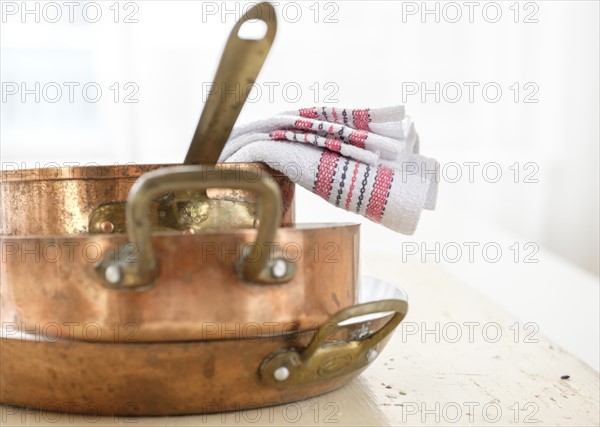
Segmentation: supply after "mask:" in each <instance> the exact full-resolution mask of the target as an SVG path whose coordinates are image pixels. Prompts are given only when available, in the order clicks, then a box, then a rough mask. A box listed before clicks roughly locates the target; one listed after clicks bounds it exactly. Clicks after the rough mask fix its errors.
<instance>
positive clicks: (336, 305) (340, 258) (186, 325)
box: [0, 166, 359, 342]
mask: <svg viewBox="0 0 600 427" xmlns="http://www.w3.org/2000/svg"><path fill="white" fill-rule="evenodd" d="M263 172H264V169H261V168H257V167H254V168H252V167H249V166H245V169H244V170H243V173H240V171H239V170H237V169H235V168H230V167H226V166H222V167H219V168H212V167H209V166H179V167H173V168H161V169H157V170H155V171H152V172H150V173H148V174H146V175H144V176H143V177H141V178H140V179H139V180H138V181H137V183H136V184H135V186H134V187H133V188H132V189H131V192H130V196H129V199H128V202H127V203H126V204H125V205H124V206H125V207H126V210H127V212H126V217H127V233H128V235H125V234H122V233H112V234H96V235H90V234H84V233H79V234H72V233H71V234H72V235H69V234H70V233H63V234H65V235H58V236H51V235H48V234H53V233H56V232H57V231H63V232H64V231H65V230H66V229H67V228H68V227H72V228H69V230H70V231H72V230H74V229H77V227H79V226H83V224H85V222H86V221H85V215H84V213H89V212H90V207H91V206H93V205H94V202H90V199H94V201H95V197H96V196H95V195H94V194H93V192H90V193H86V192H85V191H84V190H80V194H88V195H89V197H88V198H83V200H84V201H81V200H82V199H77V200H79V201H80V203H79V206H86V208H85V209H82V210H83V212H79V211H77V209H73V210H72V211H71V212H72V213H73V214H72V215H69V218H70V221H64V222H63V223H62V224H64V225H62V226H61V228H59V229H57V227H56V225H54V224H51V223H49V222H46V221H44V220H43V216H42V215H41V214H40V217H39V221H34V222H31V221H26V220H22V221H21V220H20V219H22V217H20V216H19V215H16V214H15V212H14V211H10V212H9V214H10V215H13V217H12V218H15V220H14V221H8V223H10V225H7V226H6V228H5V230H6V229H9V230H15V229H16V228H17V226H15V225H14V224H15V223H18V224H19V226H20V227H22V228H21V229H27V230H29V231H32V230H31V229H32V228H34V227H35V224H36V223H37V224H39V227H40V231H41V235H34V236H31V235H27V233H25V234H26V235H24V236H23V235H18V236H2V237H0V246H1V250H2V253H1V257H2V259H1V261H2V262H1V263H0V301H1V302H0V303H1V307H0V308H1V314H0V316H1V317H0V318H1V320H2V322H3V323H5V324H8V325H11V326H10V327H11V328H13V329H15V330H19V331H30V332H34V333H38V334H43V335H47V336H56V337H61V338H64V339H81V340H89V341H120V342H131V341H132V340H133V341H136V342H155V341H185V340H218V339H222V338H226V337H231V336H234V337H239V336H248V335H264V334H273V333H275V334H278V333H285V332H290V331H294V330H300V329H302V330H305V329H315V328H316V327H317V326H318V325H319V324H321V323H322V322H324V321H326V320H327V319H328V318H329V317H330V316H331V315H332V314H333V313H335V312H337V311H338V310H340V309H343V308H347V307H349V306H351V305H353V304H354V303H355V302H356V281H357V278H358V244H359V240H358V231H359V229H358V226H357V225H329V226H327V225H312V226H311V225H306V226H302V227H286V228H279V227H278V225H279V224H280V222H281V221H280V218H281V211H282V208H281V201H280V193H281V192H280V190H279V188H280V186H279V185H277V184H276V183H275V181H274V180H273V179H272V178H270V176H266V175H264V174H263ZM7 182H8V184H9V185H12V184H15V182H14V181H10V180H9V181H7ZM69 182H72V180H69ZM111 182H114V180H111ZM19 183H20V184H22V185H24V186H25V188H28V187H27V186H29V185H31V186H32V187H33V188H36V191H39V192H40V194H38V195H39V196H41V192H42V188H43V187H44V183H42V182H37V181H34V180H27V179H21V180H20V181H19ZM65 184H66V183H65ZM128 184H130V183H128ZM52 185H54V182H53V181H51V182H50V184H49V186H50V188H52ZM88 185H93V183H87V181H86V180H81V182H79V183H77V184H74V186H75V188H76V189H82V188H85V186H88ZM17 188H19V187H17ZM29 188H31V187H29ZM206 188H224V189H225V190H220V191H231V189H241V190H243V192H247V191H250V192H253V193H255V194H256V195H257V196H258V198H259V200H258V209H257V213H258V221H257V230H254V229H253V228H245V229H237V230H224V231H220V232H198V233H196V234H194V233H192V234H190V232H189V230H188V231H183V232H182V231H175V230H171V231H162V232H155V233H152V234H151V231H152V221H151V217H152V213H153V212H154V210H153V209H150V208H149V207H150V206H153V204H154V203H155V202H154V200H156V198H157V196H158V195H160V194H165V193H169V192H172V193H174V194H179V195H180V194H184V193H185V192H186V189H192V190H195V191H202V190H205V189H206ZM12 190H15V188H12ZM119 191H121V190H119ZM9 192H10V191H9ZM10 193H11V194H12V195H13V197H14V198H15V199H18V198H20V197H21V196H19V194H20V193H19V192H18V191H12V192H10ZM238 193H240V191H239V190H233V193H232V194H238ZM24 194H27V193H24ZM63 194H65V195H66V194H68V192H65V193H63ZM112 196H114V197H117V196H119V197H121V198H122V197H123V195H122V193H120V192H118V191H114V192H112V193H111V194H110V195H108V197H112ZM22 198H23V200H24V202H25V206H24V208H25V209H24V210H23V212H25V211H29V210H34V209H33V204H32V203H28V199H27V198H26V197H25V195H23V196H22ZM13 201H14V200H11V201H9V203H13ZM67 205H68V203H67ZM13 206H14V207H16V205H13ZM61 206H63V205H61ZM217 210H218V208H217ZM223 211H226V209H223ZM211 213H212V211H210V210H209V215H210V214H211ZM53 218H60V215H58V214H56V215H53ZM75 221H77V222H78V224H79V225H78V226H73V225H72V224H74V222H75ZM59 234H60V233H59ZM249 325H251V326H249Z"/></svg>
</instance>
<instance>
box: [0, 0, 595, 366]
mask: <svg viewBox="0 0 600 427" xmlns="http://www.w3.org/2000/svg"><path fill="white" fill-rule="evenodd" d="M87 3H90V2H79V3H78V6H77V7H75V9H74V16H73V18H74V19H73V21H74V22H72V23H71V22H69V16H68V13H69V10H68V9H67V7H65V6H64V5H63V3H62V2H58V3H57V4H58V5H59V10H60V11H61V13H62V18H61V19H59V20H58V22H57V23H49V22H48V20H52V19H54V17H55V16H56V10H55V9H54V8H53V6H47V2H35V1H29V2H26V5H27V8H29V9H30V10H35V8H38V10H39V18H38V17H37V16H36V14H35V13H33V14H26V15H22V8H23V4H22V3H21V2H16V3H15V2H6V1H3V2H2V12H3V15H2V22H1V26H2V27H1V30H0V39H1V40H0V43H1V49H2V53H1V57H0V59H1V64H0V73H1V76H0V77H1V80H2V83H3V99H2V103H1V105H0V107H1V109H2V110H1V140H0V142H1V146H0V150H1V151H0V153H1V156H2V163H3V167H5V168H7V167H13V166H14V164H15V163H16V164H19V165H20V164H26V165H27V166H29V167H32V166H35V165H36V162H39V163H40V165H45V164H48V163H49V162H57V163H64V162H81V163H87V162H95V163H99V164H112V163H115V162H120V163H124V162H137V163H177V162H181V161H182V160H183V158H184V155H185V153H186V150H187V146H188V144H189V141H190V139H191V136H192V134H193V131H194V128H195V125H196V122H197V119H198V117H199V114H200V111H201V109H202V105H203V96H204V95H205V92H206V88H205V85H206V84H207V83H209V82H210V81H211V80H212V77H213V74H214V71H215V69H216V66H217V63H218V59H219V56H220V53H221V49H222V47H223V45H224V42H225V40H226V38H227V36H228V34H229V31H230V29H231V27H232V26H233V25H234V23H235V21H236V18H237V16H236V15H239V13H240V12H241V11H242V10H244V5H245V4H246V3H245V2H226V3H225V2H192V1H169V2H166V1H137V2H129V3H128V2H120V3H119V4H117V5H116V7H115V5H114V3H115V2H113V1H101V2H97V4H98V5H99V9H100V10H101V12H102V16H101V17H100V18H99V20H98V22H96V23H90V22H87V21H86V18H87V20H94V17H95V14H96V10H97V9H98V8H96V6H95V5H91V6H86V4H87ZM92 3H93V2H92ZM287 3H288V5H287V6H285V7H282V5H280V6H279V7H278V9H279V14H280V15H279V29H278V35H277V39H276V42H275V45H274V47H273V49H272V51H271V53H270V56H269V58H268V60H267V62H266V64H265V66H264V68H263V71H262V73H261V75H260V77H259V80H258V82H257V83H258V85H259V88H261V92H260V93H257V92H254V93H253V96H255V97H256V100H255V101H254V102H253V103H249V104H248V105H246V107H245V108H244V111H243V112H242V115H241V117H240V122H245V121H249V120H253V119H258V118H264V117H267V116H269V115H271V114H274V113H277V112H280V111H284V110H290V109H295V108H299V107H306V106H313V105H330V106H340V107H378V106H386V105H396V104H402V103H404V104H406V108H407V113H408V114H409V115H411V116H412V118H413V120H414V121H415V123H416V126H417V130H418V132H419V133H420V137H421V151H422V153H423V154H425V155H427V156H431V157H435V158H437V159H438V160H439V161H440V162H441V166H442V171H443V172H444V171H445V172H446V174H442V180H441V183H440V195H439V200H438V208H437V210H436V211H435V212H425V213H424V215H423V218H422V221H421V224H420V225H419V228H418V230H417V233H416V234H415V235H414V236H401V235H397V234H394V233H392V232H389V231H387V230H385V229H383V228H381V227H379V226H376V225H373V224H370V223H368V221H366V220H363V219H362V218H360V217H356V216H355V215H352V214H347V213H344V212H341V211H338V210H337V209H335V208H333V207H330V206H328V205H326V204H325V202H323V201H322V200H320V199H318V198H317V197H315V196H312V195H311V194H308V193H307V192H303V191H299V192H298V193H299V194H298V199H297V217H298V220H299V221H311V222H312V221H320V222H331V221H352V222H357V221H360V222H362V223H363V224H364V226H363V232H362V242H363V250H364V251H367V250H368V251H394V252H397V253H398V262H402V261H403V259H402V258H403V256H404V257H405V258H406V259H405V260H404V261H406V262H422V259H421V255H422V254H421V253H419V254H416V255H413V256H407V255H406V253H405V252H406V251H405V249H406V248H407V246H406V245H407V244H409V245H413V244H417V245H421V244H422V243H424V244H425V245H427V246H426V247H427V248H434V247H435V244H436V242H439V244H440V247H441V248H443V247H444V246H446V247H448V244H449V243H450V244H455V243H456V244H458V245H459V246H462V245H463V244H464V242H479V243H480V244H481V245H484V244H485V243H488V242H495V243H497V244H498V245H500V247H501V248H502V249H503V256H502V258H501V260H500V261H499V262H497V263H491V262H488V261H486V260H485V259H483V257H482V254H481V251H480V250H479V252H476V253H475V255H476V256H475V261H474V262H473V263H471V262H469V261H468V259H466V258H467V255H466V253H464V254H463V256H462V258H461V259H460V261H459V262H456V263H452V262H448V259H447V257H446V259H444V257H443V256H442V257H441V258H442V259H440V260H439V262H440V263H443V264H444V265H445V267H447V270H448V274H452V275H456V276H459V277H460V278H462V279H463V280H464V281H466V282H468V283H469V284H470V285H472V286H474V287H476V288H477V289H479V290H480V291H482V292H483V293H485V294H486V295H488V296H489V297H490V298H492V299H494V300H495V301H497V302H498V303H499V304H501V305H502V306H504V307H505V308H507V309H508V310H510V311H511V312H512V313H513V314H514V315H516V316H517V317H519V318H520V319H522V320H524V321H534V322H536V323H538V324H539V325H540V327H541V330H542V332H543V333H545V334H547V335H549V336H550V338H552V339H554V340H556V341H557V342H559V344H561V345H563V346H565V347H566V348H567V349H568V350H570V351H573V352H574V353H575V354H577V355H578V356H579V357H582V358H583V359H584V360H585V361H586V362H588V363H589V364H590V365H592V366H594V367H595V368H596V369H598V272H599V261H598V259H599V252H598V246H599V241H598V234H599V231H598V223H599V219H598V194H599V188H598V185H599V177H598V169H599V168H598V159H599V153H598V146H599V128H598V117H599V102H598V94H599V87H598V81H599V69H598V66H599V50H600V48H599V29H598V19H599V18H598V16H599V7H598V2H596V1H580V2H576V1H569V2H566V1H565V2H561V1H537V2H519V3H516V2H513V1H507V2H497V3H493V2H475V3H474V6H473V7H474V9H472V10H473V14H472V16H469V12H470V10H469V8H468V6H467V5H466V4H465V2H455V3H450V4H449V3H447V2H433V1H430V2H426V4H425V3H422V2H400V1H370V2H359V1H336V2H327V1H322V2H320V3H316V2H314V1H305V2H287ZM290 3H291V5H290ZM491 3H493V4H491ZM15 5H16V7H17V8H18V10H17V12H16V14H15V15H12V14H10V13H8V12H10V11H12V10H13V6H15ZM84 6H85V7H87V9H86V13H84V12H83V8H84ZM424 8H427V9H428V10H432V11H434V12H432V13H428V14H425V15H423V13H422V12H423V9H424ZM436 9H437V11H438V12H435V10H436ZM115 10H118V11H119V16H118V17H116V15H115ZM498 10H500V12H501V16H500V17H499V18H498V21H497V22H495V23H494V22H492V21H495V20H496V16H497V15H496V13H497V11H498ZM227 11H229V12H230V13H226V12H227ZM317 11H318V14H317ZM517 11H518V14H517ZM212 12H215V13H214V14H213V13H212ZM409 12H414V14H409ZM457 12H460V14H461V16H460V19H459V18H458V15H457ZM298 13H300V15H299V14H298ZM436 13H438V16H436ZM128 16H129V19H127V17H128ZM115 18H116V20H117V21H118V22H116V23H115V22H114V21H115ZM36 20H39V22H36ZM126 20H134V21H135V20H137V21H138V22H130V23H127V22H125V21H126ZM454 20H456V21H457V22H451V21H454ZM23 21H24V22H23ZM315 21H316V22H315ZM470 21H472V22H470ZM515 21H517V22H515ZM36 82H39V83H40V87H43V86H44V85H45V84H48V83H56V84H58V85H59V86H63V87H64V83H65V82H76V83H79V84H80V86H78V88H77V89H75V92H74V96H75V98H74V102H72V103H71V102H69V100H68V93H67V91H66V88H65V89H64V91H63V93H62V97H61V98H60V100H59V101H58V102H56V103H51V102H48V101H47V99H46V98H48V97H50V98H53V97H54V96H55V93H54V92H48V93H46V94H44V93H41V94H40V95H41V97H40V100H39V102H36V101H35V99H34V96H35V95H27V96H26V98H25V102H23V100H22V99H21V97H20V95H21V94H20V93H18V94H16V95H7V93H6V91H5V90H4V89H5V88H6V87H7V86H5V85H6V84H7V83H8V84H12V83H16V84H17V85H21V84H22V83H25V84H26V85H27V88H34V87H35V83H36ZM88 82H94V83H95V84H98V85H99V86H100V87H101V88H102V91H103V92H102V97H101V99H100V100H99V101H98V102H96V103H92V102H88V101H86V100H85V99H84V98H83V96H82V92H81V87H82V86H83V85H85V84H86V83H88ZM468 82H470V83H468ZM115 83H117V87H119V94H118V97H117V102H115V99H114V96H115V91H114V89H113V90H111V89H110V87H113V88H114V87H115V86H113V85H114V84H115ZM128 83H132V84H133V85H134V86H126V85H127V84H128ZM436 83H439V86H440V91H439V92H438V94H439V96H440V99H438V100H436V99H435V94H430V95H427V96H426V97H425V98H424V99H422V97H421V95H422V94H421V93H418V94H414V95H410V94H409V93H407V90H406V89H407V87H411V88H413V87H415V85H416V87H421V85H424V86H425V87H426V88H428V89H433V88H435V87H436V86H435V85H436ZM465 83H468V84H476V85H477V86H476V88H475V90H474V92H473V99H472V102H471V100H470V99H469V92H468V88H467V86H466V85H465ZM515 83H516V84H517V86H514V84H515ZM277 84H278V86H277V87H276V88H275V90H274V91H273V92H272V96H271V97H270V96H269V92H268V86H269V85H277ZM486 84H487V85H488V86H491V87H492V89H493V88H495V87H500V88H501V90H502V96H501V97H500V98H499V99H498V100H497V102H492V99H490V98H494V97H495V96H496V95H495V92H494V90H492V89H489V91H488V92H487V93H484V92H483V91H482V88H483V87H484V86H485V85H486ZM285 85H288V86H287V87H288V88H291V89H289V90H288V91H287V92H286V91H284V90H283V87H284V86H285ZM456 86H459V87H462V89H463V92H462V96H461V97H460V99H458V100H456V102H453V101H454V100H455V98H456V97H457V93H456V92H455V91H454V90H453V88H456ZM132 87H136V88H137V92H136V93H135V95H133V96H132V99H135V100H138V101H139V102H137V103H127V102H124V96H125V95H127V94H128V93H130V92H131V88H132ZM298 87H299V88H300V94H299V95H301V96H300V97H299V99H295V98H296V93H295V90H293V88H298ZM444 87H446V92H444V91H443V90H442V89H443V88H444ZM516 87H518V88H519V93H518V95H516V93H515V92H516ZM511 88H512V89H511ZM19 89H21V87H19ZM317 89H318V90H317ZM90 93H91V94H92V95H91V96H94V94H93V92H90ZM45 95H46V96H45ZM528 95H529V98H527V99H526V97H527V96H528ZM486 96H487V98H486ZM515 96H517V98H516V99H515ZM526 100H528V101H537V102H525V101H526ZM465 162H477V164H478V166H477V167H476V168H475V175H474V178H473V182H469V177H468V176H467V173H468V169H467V168H466V167H465V166H464V163H465ZM492 162H495V163H496V164H498V165H499V167H500V170H501V172H502V178H501V179H500V180H499V181H498V182H496V183H493V182H491V181H492V180H493V178H494V175H495V173H492V172H495V170H496V169H495V168H494V169H489V168H488V169H486V170H487V171H488V172H489V174H484V173H483V167H484V166H485V165H489V164H491V163H492ZM450 163H452V164H459V165H463V167H462V173H463V176H462V179H460V180H459V181H458V182H456V183H452V182H450V180H452V179H453V178H454V177H455V171H456V169H452V170H450V169H448V168H446V169H444V165H448V164H450ZM516 163H518V165H516V166H515V164H516ZM494 166H495V165H494ZM511 166H512V169H511ZM515 169H517V170H519V172H520V173H519V176H518V177H516V176H515ZM530 173H532V174H533V175H529V174H530ZM527 177H529V179H527ZM515 178H516V180H517V181H518V182H516V183H515V182H514V181H515ZM525 181H533V182H525ZM529 242H531V243H533V245H535V246H527V248H532V247H534V248H537V247H539V248H540V249H539V251H538V252H536V253H535V254H533V255H532V259H534V260H537V261H538V262H537V263H533V264H531V263H525V262H524V260H525V255H527V254H528V253H530V252H531V251H529V250H525V249H526V248H525V246H524V245H526V244H527V243H529ZM515 243H517V247H519V248H520V252H519V254H515V252H514V250H512V249H510V247H511V246H512V245H514V244H515ZM403 244H404V246H403ZM419 248H421V246H419ZM442 255H443V254H442ZM515 256H516V259H515ZM425 261H427V262H436V260H435V259H434V257H433V256H427V257H426V259H425ZM515 261H517V262H515ZM398 282H399V283H400V284H402V278H399V280H398ZM404 286H406V287H410V285H409V284H404ZM574 331H576V332H575V333H574Z"/></svg>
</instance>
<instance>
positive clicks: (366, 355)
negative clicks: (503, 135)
mask: <svg viewBox="0 0 600 427" xmlns="http://www.w3.org/2000/svg"><path fill="white" fill-rule="evenodd" d="M256 8H257V10H258V11H262V12H264V13H267V12H268V13H270V15H269V16H274V13H273V11H272V9H271V6H270V5H268V4H265V3H262V4H260V5H257V6H256ZM254 9H255V8H253V9H251V10H250V11H249V12H247V14H246V15H245V17H244V18H243V19H242V20H241V21H240V23H238V25H237V26H236V28H235V29H234V32H235V34H233V33H232V37H233V36H234V35H236V34H237V29H239V25H241V23H242V22H243V21H245V20H247V19H250V18H252V17H254V18H256V16H254V15H252V13H253V12H252V11H253V10H254ZM257 10H254V12H257ZM265 16H266V15H265ZM267 24H269V25H273V20H272V19H271V20H269V22H267ZM271 40H272V38H271ZM230 41H231V38H230ZM248 43H252V42H248ZM248 46H249V45H248ZM248 46H245V51H249V49H248ZM262 50H263V51H264V50H265V49H262ZM266 50H267V51H268V49H266ZM261 54H264V55H266V52H262V53H261ZM227 58H228V55H227V49H226V52H225V54H224V57H223V59H222V61H221V66H220V71H219V72H218V73H217V74H218V76H221V77H222V75H223V73H222V72H221V71H222V69H230V68H231V67H232V64H230V63H228V59H227ZM261 63H262V62H261ZM259 69H260V65H259V66H258V68H256V67H255V69H254V71H253V73H254V78H255V76H256V74H257V73H258V70H259ZM231 78H239V76H233V77H231V76H230V77H225V79H231ZM216 80H218V78H217V79H216ZM229 107H231V106H229ZM220 108H224V107H223V106H218V105H217V106H216V107H214V108H212V109H211V104H210V101H209V103H208V104H207V106H206V107H205V111H204V113H203V118H202V119H201V121H200V124H199V126H198V130H197V132H196V136H195V141H194V142H193V143H192V148H191V149H190V152H189V153H188V157H187V158H186V164H185V165H181V166H164V165H163V166H159V165H146V166H139V165H137V166H132V165H128V166H111V167H65V168H57V169H36V170H20V171H4V172H2V174H1V175H0V198H1V201H2V204H1V207H0V234H1V237H0V245H1V250H2V253H1V256H2V262H1V270H0V297H1V300H0V304H1V307H0V308H1V311H0V319H1V321H2V339H1V340H0V345H1V349H0V355H1V357H2V360H1V363H0V385H1V389H0V399H1V402H2V403H7V404H12V405H18V406H28V407H34V408H38V409H47V410H53V411H64V412H75V413H91V414H112V413H116V414H123V415H159V414H189V413H207V412H219V411H226V410H233V409H240V408H242V409H243V408H245V407H257V406H265V405H273V404H278V403H284V402H290V401H294V400H298V399H303V398H307V397H309V396H313V395H316V394H320V393H323V392H326V391H329V390H332V389H335V388H337V387H339V386H341V385H343V384H344V383H346V382H348V381H349V380H350V379H352V378H353V377H355V376H357V375H358V374H359V373H360V372H361V371H362V370H363V369H364V368H365V367H366V366H367V365H368V364H369V363H371V362H372V361H373V360H374V359H375V358H376V357H377V355H378V354H379V352H380V351H381V349H382V348H383V346H384V345H385V343H386V341H387V339H388V338H389V336H390V332H392V331H393V330H394V328H395V327H396V326H397V325H398V323H399V322H400V321H401V320H402V319H403V317H404V316H405V314H406V310H407V303H406V298H405V296H404V295H403V294H402V293H401V292H400V291H398V290H397V289H396V288H394V287H392V286H390V285H387V284H385V283H381V282H376V281H375V280H373V279H362V280H359V276H358V252H359V229H358V226H357V225H347V224H334V225H323V224H321V225H302V226H300V225H295V224H294V203H293V197H294V185H293V183H291V182H290V181H289V180H288V179H287V178H286V177H285V176H283V175H281V174H278V173H276V172H274V171H273V170H270V169H269V168H267V167H265V166H264V165H261V164H231V163H230V164H219V165H215V164H214V162H215V161H216V158H218V153H219V152H220V150H221V148H222V144H224V141H223V138H224V140H225V141H226V139H227V136H228V135H229V131H230V130H231V126H232V123H233V122H234V121H235V118H236V117H237V113H236V114H235V115H234V116H233V118H231V117H229V119H227V120H225V119H223V115H224V114H226V113H224V112H223V111H222V110H220ZM235 108H237V109H238V110H237V112H238V113H239V110H240V109H241V105H237V106H235ZM227 111H231V108H229V110H227ZM227 114H230V113H227ZM206 117H208V119H207V118H206ZM203 120H204V122H203ZM207 120H208V121H209V122H210V123H211V124H210V126H209V125H206V121H207ZM215 123H217V125H215ZM229 123H231V126H230V125H229ZM215 126H216V128H215ZM211 129H213V131H211ZM214 129H217V130H214ZM213 140H214V141H217V142H214V141H213ZM198 141H200V143H198ZM215 156H216V158H215ZM198 159H199V160H198ZM198 163H202V165H199V164H198ZM353 319H354V320H353Z"/></svg>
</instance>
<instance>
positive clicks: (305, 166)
mask: <svg viewBox="0 0 600 427" xmlns="http://www.w3.org/2000/svg"><path fill="white" fill-rule="evenodd" d="M418 153H419V138H418V135H417V133H416V131H415V128H414V125H413V122H412V120H411V119H410V117H408V116H406V115H405V112H404V107H403V106H396V107H387V108H378V109H343V108H336V107H320V108H302V109H300V110H298V111H291V112H285V113H281V114H278V115H276V116H274V117H272V118H269V119H266V120H260V121H256V122H253V123H249V124H246V125H241V126H238V127H236V128H235V129H234V130H233V132H232V134H231V137H230V138H229V141H228V142H227V145H226V146H225V148H224V150H223V152H222V154H221V157H220V159H219V161H220V162H263V163H266V164H268V165H269V166H270V167H271V168H273V169H275V170H278V171H280V172H281V173H283V174H285V175H287V176H288V177H289V178H290V179H291V180H292V181H294V182H295V183H297V184H299V185H301V186H303V187H304V188H306V189H308V190H310V191H312V192H313V193H315V194H316V195H318V196H320V197H322V198H323V199H325V200H327V201H328V202H329V203H331V204H333V205H334V206H337V207H339V208H342V209H345V210H347V211H351V212H355V213H357V214H360V215H363V216H365V217H367V218H369V219H370V220H372V221H375V222H377V223H380V224H382V225H384V226H386V227H388V228H390V229H392V230H395V231H398V232H400V233H403V234H412V233H414V231H415V229H416V226H417V223H418V221H419V217H420V214H421V211H422V210H423V209H434V208H435V201H436V197H437V183H438V181H439V179H438V178H439V168H438V163H437V162H436V161H435V160H434V159H431V158H427V157H424V156H421V155H420V154H418Z"/></svg>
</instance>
